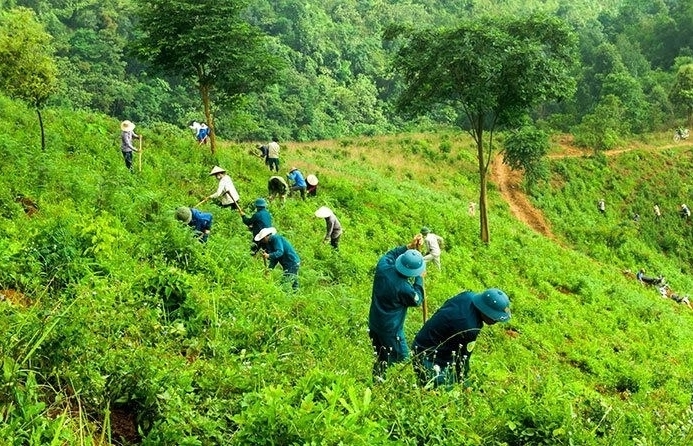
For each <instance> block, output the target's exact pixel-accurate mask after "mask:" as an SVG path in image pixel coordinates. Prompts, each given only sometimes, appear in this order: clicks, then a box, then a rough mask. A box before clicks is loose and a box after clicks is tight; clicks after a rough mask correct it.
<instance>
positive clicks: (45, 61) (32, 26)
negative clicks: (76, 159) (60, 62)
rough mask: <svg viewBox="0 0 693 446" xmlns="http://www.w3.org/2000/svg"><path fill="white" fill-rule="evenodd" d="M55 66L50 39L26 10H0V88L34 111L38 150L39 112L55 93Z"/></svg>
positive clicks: (41, 122) (33, 15) (44, 141)
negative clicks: (37, 121) (37, 124)
mask: <svg viewBox="0 0 693 446" xmlns="http://www.w3.org/2000/svg"><path fill="white" fill-rule="evenodd" d="M57 71H58V69H57V65H56V62H55V59H54V58H53V48H52V47H51V36H50V34H48V33H47V32H46V31H45V30H44V28H43V26H42V25H41V24H40V23H39V22H38V20H37V19H36V15H35V14H34V12H33V11H32V10H30V9H27V8H16V9H11V10H9V11H0V89H1V90H3V91H5V92H6V93H7V94H8V95H9V96H11V97H14V98H17V99H20V100H22V101H25V102H27V103H28V104H30V105H31V106H32V107H34V108H35V109H36V114H37V115H38V120H39V126H40V128H41V150H46V134H45V130H44V128H43V118H42V116H41V109H42V108H43V107H44V106H45V105H46V102H47V101H48V99H49V98H50V96H51V95H52V94H53V93H54V92H55V91H56V89H57V84H58V79H57V75H56V73H57Z"/></svg>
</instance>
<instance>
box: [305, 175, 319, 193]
mask: <svg viewBox="0 0 693 446" xmlns="http://www.w3.org/2000/svg"><path fill="white" fill-rule="evenodd" d="M306 184H307V185H308V186H307V188H306V194H307V195H308V196H309V197H315V196H317V195H318V177H316V176H315V175H313V174H312V173H311V174H310V175H308V176H307V177H306Z"/></svg>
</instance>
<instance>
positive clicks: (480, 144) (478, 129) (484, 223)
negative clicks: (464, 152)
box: [470, 115, 489, 244]
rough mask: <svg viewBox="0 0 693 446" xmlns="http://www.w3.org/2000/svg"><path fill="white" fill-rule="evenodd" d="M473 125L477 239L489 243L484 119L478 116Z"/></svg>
mask: <svg viewBox="0 0 693 446" xmlns="http://www.w3.org/2000/svg"><path fill="white" fill-rule="evenodd" d="M470 121H471V122H472V123H473V129H472V132H471V133H472V137H473V138H474V141H475V142H476V159H477V161H478V163H479V237H480V238H481V241H482V242H484V243H486V244H488V243H489V231H488V210H487V199H486V172H487V171H488V163H487V162H485V161H486V160H485V156H484V117H483V115H478V116H476V118H475V119H474V120H470Z"/></svg>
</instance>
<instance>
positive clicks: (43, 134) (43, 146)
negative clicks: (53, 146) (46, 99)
mask: <svg viewBox="0 0 693 446" xmlns="http://www.w3.org/2000/svg"><path fill="white" fill-rule="evenodd" d="M36 114H37V115H38V120H39V127H41V150H42V151H44V152H45V151H46V130H45V129H44V128H43V117H42V116H41V109H40V108H39V107H36Z"/></svg>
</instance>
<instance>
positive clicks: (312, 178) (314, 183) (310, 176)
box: [306, 173, 318, 186]
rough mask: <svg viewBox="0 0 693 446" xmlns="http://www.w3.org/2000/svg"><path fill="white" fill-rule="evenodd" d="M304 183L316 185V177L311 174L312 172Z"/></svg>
mask: <svg viewBox="0 0 693 446" xmlns="http://www.w3.org/2000/svg"><path fill="white" fill-rule="evenodd" d="M306 183H308V184H310V185H311V186H317V185H318V177H316V176H315V175H313V174H312V173H311V174H310V175H308V176H307V177H306Z"/></svg>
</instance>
